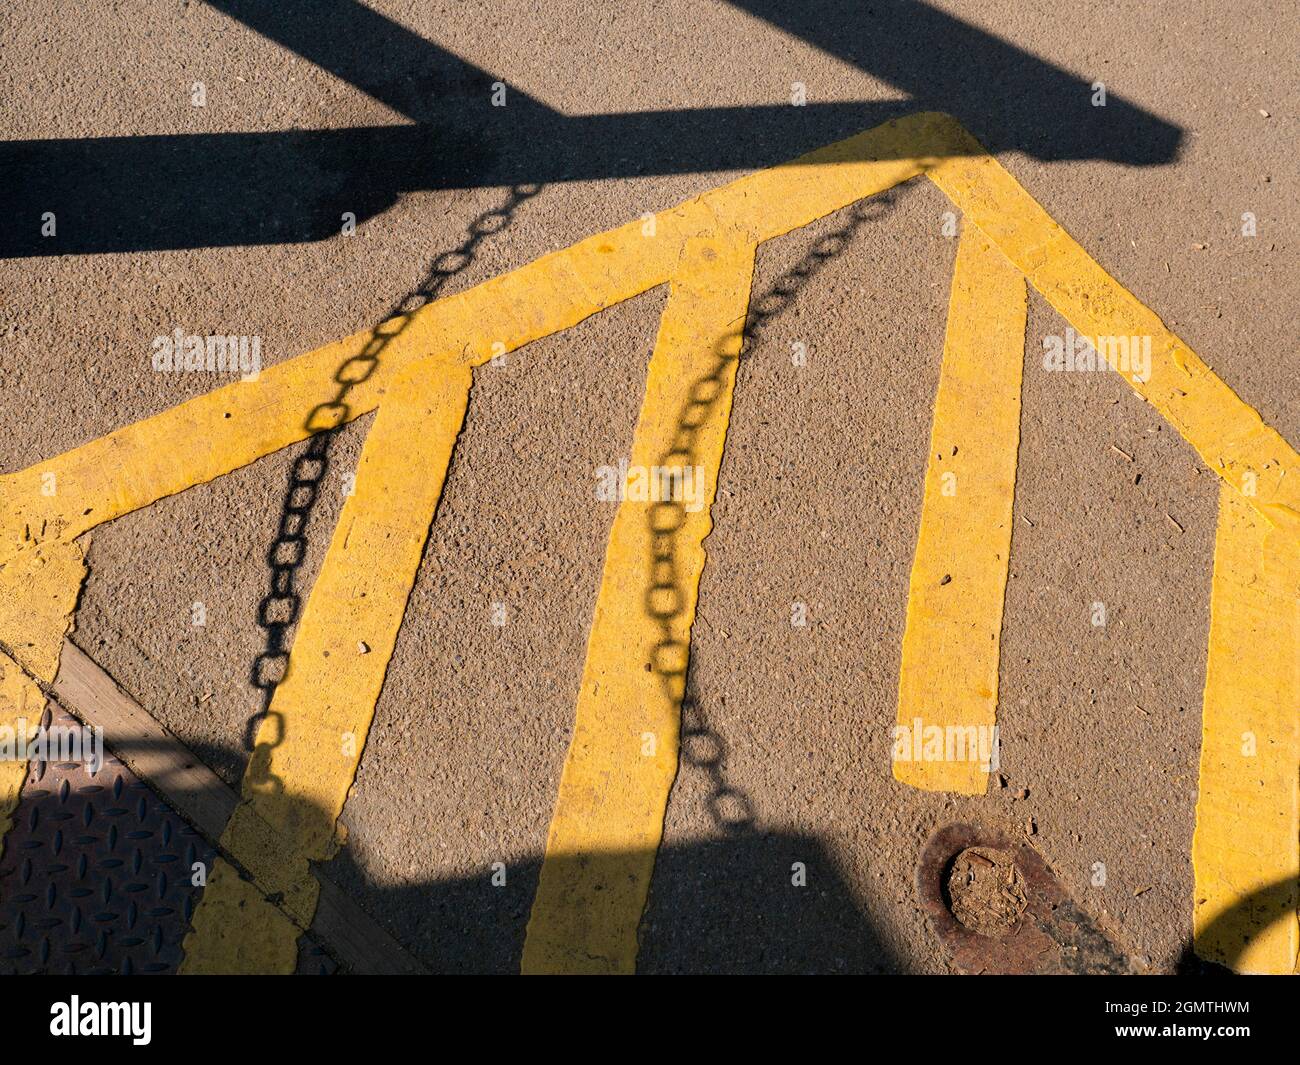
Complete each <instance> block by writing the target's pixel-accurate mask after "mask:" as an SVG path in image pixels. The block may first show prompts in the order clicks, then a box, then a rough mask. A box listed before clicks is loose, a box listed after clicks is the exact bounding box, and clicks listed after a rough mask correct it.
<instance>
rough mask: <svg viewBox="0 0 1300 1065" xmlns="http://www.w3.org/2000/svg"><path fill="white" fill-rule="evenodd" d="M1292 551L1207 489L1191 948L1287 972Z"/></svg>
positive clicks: (1242, 965)
mask: <svg viewBox="0 0 1300 1065" xmlns="http://www.w3.org/2000/svg"><path fill="white" fill-rule="evenodd" d="M1298 590H1300V554H1298V553H1297V549H1296V545H1295V543H1294V541H1288V540H1287V539H1286V538H1285V537H1283V536H1282V535H1280V534H1279V533H1278V532H1276V531H1274V530H1272V529H1270V527H1269V526H1268V524H1267V523H1266V522H1264V521H1263V520H1262V519H1261V518H1260V516H1259V513H1258V512H1257V511H1256V510H1255V509H1254V508H1253V507H1251V506H1250V505H1249V504H1248V503H1247V501H1246V499H1245V498H1243V497H1242V496H1241V494H1240V493H1238V492H1236V491H1235V490H1233V489H1231V488H1229V487H1227V486H1226V485H1225V486H1223V488H1222V489H1221V490H1220V493H1219V526H1218V535H1217V537H1216V540H1215V547H1214V579H1213V586H1212V589H1211V593H1210V648H1209V655H1208V659H1207V662H1206V669H1205V701H1204V707H1203V710H1202V730H1203V732H1202V739H1201V773H1200V792H1199V796H1198V798H1197V802H1196V831H1195V833H1194V835H1193V837H1192V869H1193V874H1194V880H1195V905H1194V909H1193V929H1194V943H1195V949H1196V953H1197V954H1199V955H1200V956H1201V957H1202V958H1205V959H1206V960H1209V961H1215V962H1219V963H1220V964H1223V965H1227V966H1229V967H1231V968H1233V969H1235V970H1236V971H1237V972H1242V973H1292V972H1294V971H1295V969H1296V959H1297V950H1298V949H1300V922H1298V921H1297V916H1296V910H1297V906H1298V905H1300V785H1298V784H1297V777H1296V774H1297V770H1298V769H1300V591H1298Z"/></svg>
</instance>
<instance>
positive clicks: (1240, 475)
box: [928, 123, 1300, 540]
mask: <svg viewBox="0 0 1300 1065" xmlns="http://www.w3.org/2000/svg"><path fill="white" fill-rule="evenodd" d="M955 125H956V124H955V123H954V126H955ZM958 136H959V134H958V133H957V132H954V133H953V137H954V151H957V150H962V151H965V152H970V153H972V154H957V155H954V156H953V157H951V158H947V159H945V160H943V161H942V162H941V163H939V164H937V165H936V166H934V167H933V168H932V169H930V170H929V171H928V175H929V177H930V178H931V180H933V181H934V182H935V184H936V185H938V186H939V187H940V188H941V189H942V190H943V191H944V192H945V193H946V194H947V195H948V196H949V198H950V199H951V200H952V201H953V203H954V204H956V205H957V206H958V207H960V208H961V209H962V211H963V212H964V213H965V216H966V220H967V221H968V222H970V223H972V224H974V225H976V226H978V227H979V228H980V229H982V230H983V231H984V232H985V233H986V234H987V235H988V237H989V239H990V240H992V241H993V243H994V244H996V245H997V246H998V248H1000V249H1001V251H1002V253H1003V254H1004V255H1005V256H1006V257H1007V258H1008V259H1010V260H1011V261H1012V262H1013V263H1015V265H1016V266H1017V267H1019V269H1020V270H1021V271H1022V272H1023V273H1024V275H1025V277H1026V279H1027V280H1028V281H1029V283H1030V284H1031V285H1033V286H1034V288H1035V289H1037V290H1038V291H1039V292H1040V293H1041V294H1042V295H1043V297H1044V298H1045V299H1046V300H1047V302H1048V303H1050V304H1051V305H1052V306H1053V307H1054V308H1055V309H1056V310H1057V311H1059V312H1060V314H1061V315H1062V316H1063V317H1064V318H1065V319H1066V320H1067V321H1068V322H1069V323H1070V324H1071V325H1073V326H1074V328H1075V329H1076V330H1077V331H1078V332H1079V333H1080V334H1082V335H1083V336H1087V337H1098V336H1102V337H1146V336H1149V337H1150V338H1151V374H1150V378H1149V379H1148V380H1146V381H1141V380H1134V378H1133V375H1131V374H1125V375H1124V379H1125V380H1126V381H1127V382H1128V383H1129V385H1130V386H1131V387H1132V388H1133V389H1134V390H1135V391H1136V392H1137V393H1138V394H1139V395H1140V396H1142V398H1143V399H1145V400H1146V401H1147V402H1148V403H1150V404H1151V405H1152V406H1153V407H1154V408H1155V409H1156V410H1157V411H1159V412H1160V414H1161V415H1163V416H1164V418H1165V419H1166V420H1167V421H1168V422H1169V424H1170V425H1172V426H1173V427H1174V428H1175V429H1176V430H1177V431H1178V432H1179V433H1180V434H1181V435H1182V437H1183V439H1185V440H1186V441H1187V442H1188V443H1189V444H1191V445H1192V447H1193V448H1195V449H1196V451H1197V453H1198V454H1199V455H1200V456H1201V458H1202V459H1204V460H1205V463H1206V465H1208V466H1209V467H1210V469H1212V470H1214V471H1215V472H1216V473H1218V474H1219V476H1220V477H1222V478H1223V480H1224V481H1226V482H1227V483H1228V484H1229V485H1232V486H1233V487H1234V488H1238V489H1243V488H1245V487H1246V486H1250V488H1251V489H1253V490H1254V492H1255V494H1254V495H1253V496H1249V497H1248V502H1249V503H1250V504H1251V505H1252V506H1254V507H1256V508H1257V509H1258V510H1259V511H1260V512H1261V513H1262V514H1263V515H1264V517H1265V518H1267V519H1268V521H1269V522H1270V523H1271V524H1273V525H1276V526H1278V527H1279V528H1283V529H1285V530H1287V533H1288V535H1289V536H1290V537H1292V538H1293V539H1298V540H1300V456H1297V454H1296V452H1295V449H1294V448H1292V447H1291V445H1290V444H1288V443H1287V442H1286V440H1284V439H1283V438H1282V436H1281V435H1280V434H1279V433H1278V432H1277V431H1276V430H1274V429H1272V428H1270V427H1269V426H1267V425H1265V424H1264V422H1263V420H1262V419H1261V418H1260V416H1259V414H1258V412H1257V411H1255V410H1254V408H1252V407H1251V406H1249V405H1248V404H1247V403H1245V402H1243V401H1242V400H1241V399H1240V398H1238V397H1237V395H1236V394H1235V393H1234V392H1233V391H1232V389H1230V388H1229V387H1228V386H1227V385H1226V384H1225V383H1224V382H1223V381H1222V380H1221V379H1220V378H1219V377H1218V376H1217V375H1216V374H1215V373H1214V372H1213V371H1212V370H1211V369H1210V368H1209V367H1208V366H1207V365H1206V364H1205V363H1204V362H1202V361H1201V360H1200V359H1199V358H1198V357H1197V356H1196V354H1195V353H1194V352H1193V351H1192V349H1191V348H1190V347H1188V345H1187V344H1186V342H1184V341H1183V340H1181V339H1179V338H1178V337H1177V336H1175V335H1174V334H1173V333H1172V332H1171V331H1170V330H1169V329H1168V328H1166V326H1165V324H1164V323H1163V322H1162V321H1161V320H1160V319H1159V318H1158V317H1157V316H1156V314H1155V313H1154V312H1153V311H1151V310H1150V309H1149V308H1148V307H1146V306H1145V305H1144V304H1142V303H1141V302H1140V301H1139V300H1138V299H1137V297H1136V296H1134V295H1133V294H1132V293H1131V292H1129V291H1128V290H1127V289H1126V288H1124V287H1123V286H1122V285H1121V284H1120V283H1119V282H1118V281H1116V280H1115V279H1114V278H1113V277H1111V276H1110V275H1109V274H1108V273H1106V271H1105V270H1103V269H1102V268H1101V266H1099V265H1098V264H1097V262H1096V260H1094V259H1093V258H1092V257H1091V256H1090V255H1088V253H1087V252H1086V251H1084V250H1083V248H1082V247H1081V246H1080V245H1079V244H1078V242H1077V241H1075V240H1074V239H1073V238H1072V237H1071V236H1070V235H1069V234H1068V233H1066V232H1065V230H1064V229H1062V228H1061V227H1060V226H1059V225H1057V224H1056V222H1054V221H1053V220H1052V218H1051V216H1050V215H1049V214H1048V213H1047V212H1046V211H1044V210H1043V208H1042V207H1040V206H1039V205H1038V203H1036V202H1035V201H1034V199H1033V198H1032V197H1031V196H1030V195H1029V193H1027V192H1026V191H1025V190H1024V188H1023V187H1022V186H1021V185H1020V184H1019V182H1017V181H1016V179H1015V178H1013V177H1012V176H1011V175H1010V174H1009V173H1007V171H1006V170H1004V169H1003V168H1002V167H1001V166H1000V165H999V164H998V162H997V161H996V160H995V159H993V157H992V156H990V155H987V154H985V153H983V152H982V151H980V152H979V153H978V154H974V150H975V149H976V148H978V147H979V145H978V142H976V141H975V140H974V139H973V138H971V137H970V136H969V134H966V133H964V132H961V133H960V137H961V138H964V139H965V140H966V141H967V142H968V144H967V147H966V148H965V149H961V148H960V144H959V143H957V142H956V138H958Z"/></svg>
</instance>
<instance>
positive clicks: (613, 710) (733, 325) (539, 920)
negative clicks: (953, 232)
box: [522, 237, 754, 973]
mask: <svg viewBox="0 0 1300 1065" xmlns="http://www.w3.org/2000/svg"><path fill="white" fill-rule="evenodd" d="M753 264H754V246H753V244H752V243H750V242H748V241H736V240H730V239H726V238H725V237H724V238H709V239H705V238H699V239H691V240H688V241H687V242H686V244H685V246H684V248H683V251H682V257H681V262H680V263H679V265H678V269H677V272H676V274H675V275H674V277H673V282H672V288H671V291H670V294H669V299H668V304H667V306H666V308H665V309H664V314H663V319H662V321H661V323H660V327H659V336H658V339H657V340H656V342H655V348H654V353H653V355H652V356H651V359H650V369H649V373H648V375H647V378H646V390H645V400H644V402H643V404H642V407H641V414H640V418H639V420H638V422H637V428H636V433H635V435H634V438H633V444H632V455H631V458H630V463H629V471H630V473H629V477H628V480H627V482H626V486H625V487H626V493H627V498H626V499H625V500H624V501H623V502H621V503H620V504H619V508H618V511H617V513H616V515H615V518H614V523H613V528H612V530H611V532H610V537H609V544H608V548H607V550H606V553H605V565H604V573H603V576H602V579H601V585H600V591H599V594H598V596H597V601H596V610H595V617H594V619H593V621H592V626H591V633H590V636H589V640H588V645H587V660H586V664H585V666H584V667H583V672H582V685H581V688H580V690H579V694H578V703H577V710H576V714H575V720H574V731H573V740H572V743H571V744H570V746H569V753H568V756H567V759H566V761H565V764H564V769H563V773H562V775H561V778H560V788H559V794H558V796H557V798H556V802H555V811H554V815H553V817H552V819H551V826H550V831H549V834H548V836H547V842H546V856H545V859H544V861H543V863H542V870H541V876H540V878H539V881H538V886H537V895H536V897H535V899H534V902H533V908H532V913H531V916H530V918H529V922H528V930H527V935H526V938H525V942H524V952H523V961H522V969H523V971H524V972H525V973H580V972H582V973H631V972H633V971H634V969H635V966H636V956H637V926H638V924H639V922H640V919H641V914H642V912H643V910H644V909H645V903H646V896H647V893H648V891H649V888H650V878H651V874H652V872H653V870H654V862H655V854H656V852H657V850H658V847H659V843H660V839H661V837H662V834H663V821H664V810H665V808H666V806H667V803H668V792H669V789H670V788H671V787H672V782H673V778H674V776H675V775H676V772H677V758H678V746H679V737H680V726H681V699H682V690H683V685H684V678H685V670H686V659H687V653H688V649H689V646H690V630H691V624H692V621H693V620H694V617H695V604H696V597H697V593H698V589H699V580H700V573H701V572H702V570H703V568H704V548H703V541H704V538H705V537H706V536H707V535H708V533H709V531H710V529H711V528H712V521H711V519H710V516H709V513H710V507H711V506H712V503H713V498H714V493H715V491H716V489H717V478H718V468H719V466H720V464H721V462H722V452H723V444H724V442H725V439H726V433H727V424H728V421H729V418H730V414H731V400H732V392H733V389H734V385H735V374H736V359H737V356H738V355H739V351H740V331H741V329H742V328H743V324H744V318H745V313H746V307H747V305H748V300H749V290H750V285H751V283H752V280H753ZM687 427H690V428H689V429H688V428H687ZM656 467H658V468H660V469H666V470H669V471H676V473H677V474H678V475H680V476H681V477H682V478H683V479H682V480H679V481H677V482H676V483H677V484H678V485H679V486H680V487H679V488H678V489H677V490H676V495H674V493H673V490H672V488H671V483H670V486H669V490H668V491H667V492H665V491H663V490H662V485H663V481H661V480H659V479H657V478H656V473H655V468H656ZM687 477H689V478H690V481H689V482H688V481H686V480H685V478H687ZM656 495H657V496H658V501H656V499H655V496H656ZM683 497H685V498H683Z"/></svg>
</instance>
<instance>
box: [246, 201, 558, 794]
mask: <svg viewBox="0 0 1300 1065" xmlns="http://www.w3.org/2000/svg"><path fill="white" fill-rule="evenodd" d="M540 191H541V187H540V186H537V185H516V186H514V187H513V188H512V189H510V191H509V194H508V196H507V197H506V200H505V202H504V203H502V204H501V206H500V207H497V208H495V209H493V210H490V211H485V212H483V213H482V214H480V215H479V216H478V217H477V218H475V219H474V220H473V221H472V222H471V223H470V224H469V226H468V227H467V230H466V237H465V239H464V241H462V243H461V244H460V246H459V247H457V248H455V249H453V250H451V251H445V252H443V253H442V254H440V255H438V256H437V257H436V258H435V259H434V260H433V261H432V263H431V264H430V266H429V270H428V272H427V273H426V274H425V276H424V278H423V280H422V281H421V282H420V284H419V285H417V286H416V287H415V288H413V289H412V290H411V291H410V292H408V293H407V294H406V295H405V296H403V297H402V298H401V299H400V300H399V301H397V303H395V304H394V305H393V306H392V307H391V308H390V310H389V311H388V313H387V314H385V315H383V317H382V318H381V320H380V324H378V325H376V326H375V327H374V329H373V330H372V331H371V334H370V337H369V338H368V339H367V340H366V343H365V344H364V345H363V346H362V348H361V350H360V351H358V352H357V353H356V354H355V355H353V356H351V357H350V358H349V359H347V360H345V361H344V362H343V363H342V364H340V366H339V367H338V369H337V370H336V371H335V372H334V385H335V390H334V395H333V396H332V397H331V398H330V399H328V400H324V401H322V402H321V403H318V404H317V405H316V406H315V407H314V408H312V410H311V411H310V412H309V413H308V414H307V417H306V420H305V421H304V423H303V428H304V429H305V430H306V431H307V432H308V433H309V434H310V435H309V437H308V438H307V442H306V444H305V446H304V447H303V448H302V451H301V453H300V454H299V455H298V456H297V457H296V458H295V459H294V460H293V464H292V465H291V466H290V472H289V483H288V485H287V486H286V489H285V494H284V499H283V501H282V504H281V510H280V517H279V522H278V524H277V526H276V534H275V540H274V541H273V542H272V544H271V547H270V548H269V549H268V550H267V552H266V564H267V568H268V570H269V573H270V588H269V589H268V591H267V593H266V594H265V595H264V596H263V597H262V599H261V601H260V602H259V603H258V607H257V624H258V627H259V628H260V629H261V630H262V632H263V634H264V637H265V643H264V645H263V648H262V650H261V652H260V653H259V654H258V656H257V658H256V659H254V661H253V665H252V670H251V672H250V675H249V683H250V684H252V686H253V687H254V688H256V689H257V691H258V692H259V693H260V704H261V705H260V708H259V710H258V711H257V713H255V714H254V715H253V716H252V717H250V718H249V720H248V722H247V724H246V726H245V730H244V746H245V748H246V749H247V750H249V751H254V756H253V757H252V758H251V759H250V760H249V763H248V769H247V772H248V773H249V774H250V775H251V777H252V779H253V782H254V783H255V784H257V785H265V784H268V783H269V780H268V777H267V774H268V765H269V759H270V750H269V748H270V747H274V746H277V745H278V744H279V743H280V742H281V741H282V740H283V739H284V721H283V718H282V716H281V715H279V714H277V713H276V712H275V711H273V710H272V708H271V706H272V700H273V697H274V695H275V690H276V688H277V687H279V685H280V683H281V682H282V681H283V680H284V678H285V676H286V675H287V673H288V670H289V668H290V655H289V651H290V647H289V634H290V632H291V631H292V629H293V626H294V625H295V624H296V623H297V621H298V619H299V617H300V615H301V613H302V596H301V595H300V593H299V591H298V577H299V571H300V570H301V568H302V565H303V562H304V560H305V559H306V557H307V532H308V523H309V521H310V518H311V514H312V511H313V509H314V508H315V506H316V503H317V501H318V499H319V497H320V487H321V483H322V481H323V480H324V479H325V475H326V474H327V473H328V472H329V467H330V450H331V448H332V446H333V444H334V440H335V438H336V436H337V434H338V432H339V428H340V427H341V426H343V425H345V424H347V422H348V417H349V414H350V410H349V407H348V403H347V399H348V395H349V393H350V392H351V391H352V389H354V388H355V387H356V386H357V385H359V384H361V383H363V382H364V381H366V380H368V379H369V378H370V376H371V375H372V374H373V373H374V372H375V370H376V368H377V367H378V365H379V361H380V358H381V357H382V355H383V353H384V351H385V349H386V348H387V347H388V345H389V344H391V343H392V341H393V340H394V338H396V337H398V336H400V335H401V334H402V333H403V332H405V330H406V328H407V327H408V326H409V325H410V323H411V321H412V318H413V315H414V314H415V313H416V312H417V311H419V310H420V309H421V308H422V307H424V306H426V305H427V304H429V303H431V302H433V301H434V300H436V299H438V298H439V297H440V296H442V295H443V293H444V290H445V289H446V287H447V285H448V284H449V283H450V282H451V280H452V279H453V278H454V277H456V275H457V274H460V273H462V272H463V271H465V270H467V269H468V268H469V267H470V265H471V264H472V263H473V262H474V258H475V255H476V253H477V252H478V249H479V245H480V244H481V243H482V242H483V241H484V240H486V239H488V238H489V237H493V236H496V235H498V234H500V233H502V232H503V231H504V230H506V229H507V228H508V227H509V226H510V224H511V223H512V222H513V221H514V217H515V212H516V211H517V210H518V209H519V208H520V207H521V206H523V205H524V204H525V203H527V202H528V201H529V200H531V199H532V198H533V197H534V196H536V195H537V194H538V193H539V192H540ZM395 322H396V323H397V324H396V325H394V323H395ZM268 719H272V720H273V721H274V725H275V738H274V740H267V741H265V742H263V743H258V744H257V749H256V750H255V747H254V742H255V740H254V737H255V734H256V733H257V731H258V729H259V726H260V725H261V723H262V722H263V721H266V720H268Z"/></svg>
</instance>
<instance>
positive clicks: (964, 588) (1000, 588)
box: [894, 228, 1026, 795]
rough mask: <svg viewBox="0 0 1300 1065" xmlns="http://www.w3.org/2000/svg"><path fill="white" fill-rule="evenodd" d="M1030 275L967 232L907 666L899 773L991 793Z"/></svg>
mask: <svg viewBox="0 0 1300 1065" xmlns="http://www.w3.org/2000/svg"><path fill="white" fill-rule="evenodd" d="M1025 316H1026V293H1025V279H1024V277H1023V276H1022V275H1021V273H1020V271H1019V270H1017V269H1016V268H1015V267H1014V266H1012V265H1011V263H1010V262H1008V261H1007V259H1006V257H1005V256H1004V255H1003V254H1002V253H1001V252H1000V251H998V250H997V248H995V247H994V246H993V244H992V243H991V242H990V241H989V239H988V238H987V237H986V236H985V235H984V234H983V233H982V232H980V231H979V230H978V229H974V228H967V229H965V230H964V231H963V232H962V236H961V243H960V245H959V246H958V249H957V263H956V267H955V269H954V271H953V279H952V294H951V297H950V300H949V305H948V326H947V334H946V336H945V339H944V351H943V365H942V368H941V369H940V372H939V390H938V394H937V396H936V399H935V405H934V422H933V426H932V428H931V431H930V456H929V460H928V465H927V468H926V474H925V495H924V499H923V501H922V504H921V525H920V531H919V534H918V536H917V543H916V555H915V557H914V559H913V562H912V577H911V584H910V587H909V590H908V596H907V627H906V629H905V630H904V633H903V656H902V664H901V666H900V668H899V679H898V725H897V728H896V730H895V734H894V735H895V743H894V776H895V777H896V778H897V779H898V780H900V781H902V782H903V783H905V784H910V785H912V786H913V787H917V788H925V789H927V790H930V791H954V792H960V793H961V794H964V795H982V794H983V793H984V790H985V788H986V786H987V785H988V770H989V759H990V757H991V756H993V755H994V752H995V749H996V748H995V735H996V734H995V733H994V732H993V729H994V723H995V716H996V710H997V702H998V648H999V644H1000V639H1001V633H1002V602H1003V595H1004V593H1005V592H1006V586H1007V567H1008V565H1009V563H1010V556H1011V505H1012V499H1013V497H1014V495H1015V487H1016V455H1017V451H1018V449H1019V446H1020V378H1021V371H1022V368H1023V366H1024V359H1025Z"/></svg>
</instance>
